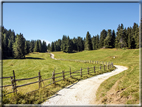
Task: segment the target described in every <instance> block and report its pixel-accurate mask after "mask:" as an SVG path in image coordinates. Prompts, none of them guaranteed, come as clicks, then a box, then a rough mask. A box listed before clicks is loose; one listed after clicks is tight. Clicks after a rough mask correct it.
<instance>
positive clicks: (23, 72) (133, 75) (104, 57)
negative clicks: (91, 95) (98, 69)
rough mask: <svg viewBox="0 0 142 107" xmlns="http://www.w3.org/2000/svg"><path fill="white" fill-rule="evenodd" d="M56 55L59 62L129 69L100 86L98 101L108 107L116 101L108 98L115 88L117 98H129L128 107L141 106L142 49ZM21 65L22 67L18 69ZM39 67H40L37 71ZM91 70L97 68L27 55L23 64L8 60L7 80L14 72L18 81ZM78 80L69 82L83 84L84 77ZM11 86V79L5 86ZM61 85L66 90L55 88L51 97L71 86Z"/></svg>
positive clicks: (45, 54)
mask: <svg viewBox="0 0 142 107" xmlns="http://www.w3.org/2000/svg"><path fill="white" fill-rule="evenodd" d="M101 53H103V54H101ZM53 54H54V55H55V58H57V59H60V58H62V59H63V58H64V59H67V60H69V59H70V60H71V59H76V60H99V61H104V62H113V63H114V64H115V65H123V66H126V67H127V68H128V70H126V71H124V72H122V73H120V74H118V75H115V76H112V77H110V78H109V79H107V80H106V81H104V82H103V83H102V84H101V85H100V87H99V89H98V91H97V93H96V100H98V102H99V103H100V104H104V103H108V102H107V101H109V102H110V99H113V98H112V97H113V96H109V97H108V95H107V94H108V92H109V90H111V88H112V87H113V86H114V85H115V91H114V94H116V93H117V92H118V91H121V93H117V94H118V95H117V96H121V98H122V99H123V98H124V99H125V98H126V99H127V100H126V101H125V102H124V103H125V104H138V103H139V49H126V50H123V49H118V50H116V49H99V50H94V51H82V52H79V53H62V52H53ZM114 56H115V58H113V57H114ZM33 62H34V63H33ZM39 62H40V63H39ZM17 64H18V65H19V66H20V67H17ZM35 65H37V66H36V67H35ZM96 65H97V64H96ZM8 66H9V67H8ZM88 66H89V67H90V66H94V64H93V63H83V62H72V61H62V60H54V59H51V58H50V54H49V53H30V54H28V55H26V59H22V60H18V59H5V60H3V76H10V75H12V70H13V69H14V70H15V74H16V77H17V78H24V77H31V76H37V74H38V71H39V70H40V71H41V75H44V76H43V78H47V77H51V76H52V72H53V70H54V69H55V68H56V69H55V72H61V71H62V70H63V69H65V71H67V70H69V68H70V67H71V69H72V70H78V68H79V69H80V68H81V67H84V68H85V67H88ZM98 66H99V65H98ZM11 69H12V70H11ZM6 71H7V72H6ZM9 71H11V72H9ZM33 71H34V72H33ZM86 77H87V78H88V77H92V76H91V75H86ZM86 77H85V78H86ZM83 78H84V77H82V79H83ZM75 79H76V80H75ZM75 79H73V78H71V79H69V80H70V84H72V83H74V82H76V81H78V80H81V77H80V76H78V77H76V78H75ZM32 81H35V80H34V79H33V80H32ZM32 81H30V82H32ZM122 81H123V82H122ZM28 82H29V81H28ZM49 82H50V81H49ZM116 82H117V84H118V83H119V85H116V84H115V83H116ZM7 83H10V81H8V79H6V80H4V81H3V84H7ZM18 84H23V83H22V82H19V83H18ZM59 84H62V85H64V86H62V87H61V86H59V87H56V88H55V86H54V85H53V86H51V87H52V89H53V90H52V91H50V92H48V93H50V96H51V95H53V94H55V93H56V91H57V90H59V89H61V88H64V87H65V86H67V85H69V84H68V82H67V81H66V82H64V83H63V81H61V82H59ZM65 84H66V85H65ZM104 84H105V85H104ZM53 87H54V88H53ZM33 88H38V84H34V85H31V86H28V88H27V87H26V86H25V87H22V88H21V89H20V90H21V93H25V92H26V91H27V92H28V91H31V90H33ZM124 89H125V90H124ZM43 92H44V91H43ZM51 93H52V94H51ZM44 97H45V96H44ZM114 97H115V96H114ZM46 98H47V96H46V97H45V98H42V99H41V100H40V101H39V102H38V101H37V103H42V102H43V101H45V100H46ZM106 98H107V100H105V101H106V102H104V100H103V99H106ZM129 98H130V99H129ZM31 99H34V98H31ZM34 103H35V102H34Z"/></svg>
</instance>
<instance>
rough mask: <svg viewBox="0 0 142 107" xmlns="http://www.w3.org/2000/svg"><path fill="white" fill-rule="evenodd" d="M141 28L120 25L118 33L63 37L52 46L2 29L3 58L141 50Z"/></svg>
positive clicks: (108, 31)
mask: <svg viewBox="0 0 142 107" xmlns="http://www.w3.org/2000/svg"><path fill="white" fill-rule="evenodd" d="M139 27H140V26H138V24H136V23H134V24H133V27H127V28H126V27H125V28H124V26H123V24H121V25H120V24H119V25H118V28H117V32H116V33H115V31H114V30H111V29H108V30H107V31H106V30H105V29H103V30H102V31H101V32H100V35H98V34H97V35H95V36H93V37H91V35H90V33H89V31H88V32H87V34H86V37H84V38H82V37H80V36H78V37H77V38H75V37H74V38H72V39H71V38H70V37H69V36H66V35H63V37H62V39H58V40H56V41H54V42H52V43H51V44H48V46H47V45H46V42H45V41H43V42H42V41H41V40H31V41H30V40H26V39H25V38H24V36H23V34H21V33H20V34H16V35H15V32H14V31H11V29H10V30H7V29H6V28H4V27H2V28H1V31H0V33H1V39H0V40H1V43H2V58H3V59H4V58H25V55H26V54H28V53H31V52H46V51H47V49H48V51H51V52H53V51H63V52H66V53H71V52H79V51H83V50H97V49H100V48H128V49H137V48H139Z"/></svg>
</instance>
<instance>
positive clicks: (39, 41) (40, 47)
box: [38, 40, 42, 52]
mask: <svg viewBox="0 0 142 107" xmlns="http://www.w3.org/2000/svg"><path fill="white" fill-rule="evenodd" d="M38 45H39V52H41V51H42V44H41V40H38Z"/></svg>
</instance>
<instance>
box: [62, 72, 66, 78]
mask: <svg viewBox="0 0 142 107" xmlns="http://www.w3.org/2000/svg"><path fill="white" fill-rule="evenodd" d="M62 74H63V80H65V75H64V71H62Z"/></svg>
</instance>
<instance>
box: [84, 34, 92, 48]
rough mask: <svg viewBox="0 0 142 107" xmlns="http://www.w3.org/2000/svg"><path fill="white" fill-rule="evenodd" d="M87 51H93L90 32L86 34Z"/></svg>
mask: <svg viewBox="0 0 142 107" xmlns="http://www.w3.org/2000/svg"><path fill="white" fill-rule="evenodd" d="M85 50H92V43H91V35H90V34H89V32H87V34H86V40H85Z"/></svg>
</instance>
